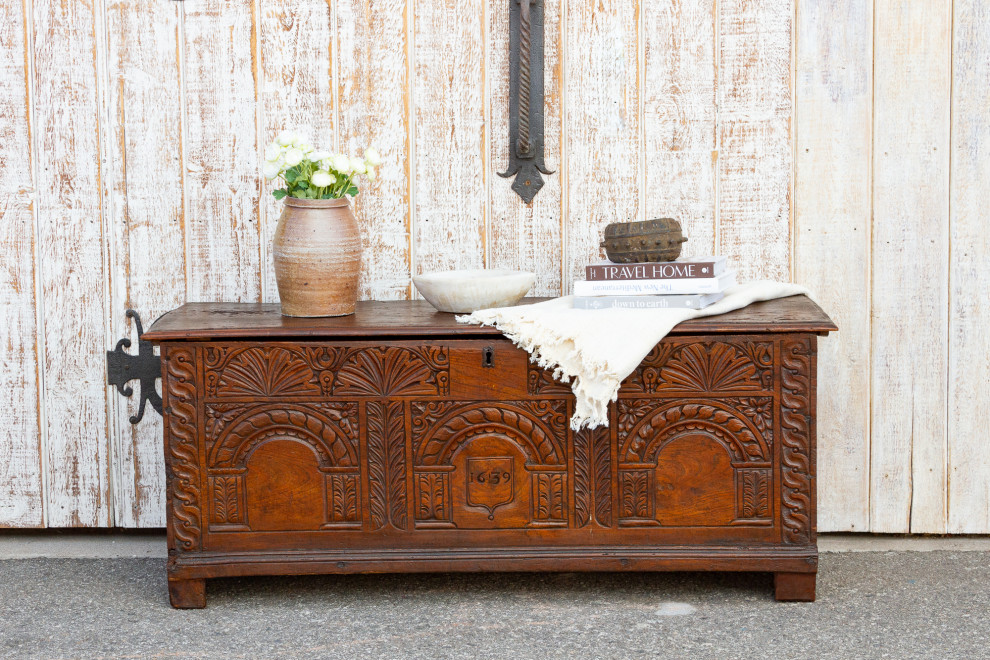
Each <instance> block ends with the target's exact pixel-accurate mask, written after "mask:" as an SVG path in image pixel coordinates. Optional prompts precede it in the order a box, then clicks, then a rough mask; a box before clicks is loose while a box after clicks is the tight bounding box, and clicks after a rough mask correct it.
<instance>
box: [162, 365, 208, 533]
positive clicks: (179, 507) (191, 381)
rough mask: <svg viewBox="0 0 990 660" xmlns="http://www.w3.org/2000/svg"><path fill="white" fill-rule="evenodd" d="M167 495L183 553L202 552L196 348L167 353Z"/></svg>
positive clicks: (172, 523)
mask: <svg viewBox="0 0 990 660" xmlns="http://www.w3.org/2000/svg"><path fill="white" fill-rule="evenodd" d="M162 389H163V391H164V393H165V406H166V408H165V413H166V414H165V442H166V445H165V446H166V448H167V450H166V457H167V460H166V467H167V470H166V478H167V481H168V483H167V487H166V493H167V497H168V501H169V512H170V514H171V515H170V516H169V526H170V527H171V531H172V536H173V539H174V541H175V544H176V545H177V546H178V549H180V550H198V549H199V548H200V544H201V539H202V508H201V498H200V496H201V493H200V473H199V455H198V449H197V439H196V438H197V434H196V427H197V419H196V363H195V359H194V356H193V349H192V348H185V347H182V348H173V347H168V348H166V351H165V383H164V384H163V387H162Z"/></svg>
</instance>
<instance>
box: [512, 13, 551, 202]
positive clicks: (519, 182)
mask: <svg viewBox="0 0 990 660" xmlns="http://www.w3.org/2000/svg"><path fill="white" fill-rule="evenodd" d="M543 121H544V117H543V0H512V1H511V2H510V3H509V167H508V169H506V171H505V172H499V176H503V177H506V178H508V177H510V176H513V175H516V180H515V181H513V182H512V189H513V190H515V191H516V194H518V195H519V196H520V197H522V199H523V201H524V202H526V203H527V204H529V203H530V202H532V201H533V198H534V197H536V193H538V192H539V191H540V188H542V187H543V177H542V176H540V173H541V172H542V173H543V174H553V172H551V171H550V170H548V169H547V166H546V163H545V162H544V160H543V156H544V154H543V128H544V126H543Z"/></svg>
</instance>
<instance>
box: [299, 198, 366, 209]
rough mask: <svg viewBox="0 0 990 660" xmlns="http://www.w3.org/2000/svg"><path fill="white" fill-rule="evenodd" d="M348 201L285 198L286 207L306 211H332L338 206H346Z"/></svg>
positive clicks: (345, 199) (338, 199) (342, 199)
mask: <svg viewBox="0 0 990 660" xmlns="http://www.w3.org/2000/svg"><path fill="white" fill-rule="evenodd" d="M348 204H350V200H349V199H348V198H347V197H338V198H336V199H300V198H298V197H286V198H285V205H286V206H298V207H302V208H308V209H332V208H336V207H338V206H347V205H348Z"/></svg>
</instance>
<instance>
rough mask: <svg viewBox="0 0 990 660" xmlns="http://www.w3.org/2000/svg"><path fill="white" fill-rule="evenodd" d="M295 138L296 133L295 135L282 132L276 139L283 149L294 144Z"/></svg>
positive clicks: (289, 132) (290, 132)
mask: <svg viewBox="0 0 990 660" xmlns="http://www.w3.org/2000/svg"><path fill="white" fill-rule="evenodd" d="M293 138H295V133H293V132H292V131H282V132H281V133H279V134H278V137H277V138H275V141H276V142H278V143H279V145H281V146H283V147H288V146H289V145H291V144H292V140H293Z"/></svg>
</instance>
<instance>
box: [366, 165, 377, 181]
mask: <svg viewBox="0 0 990 660" xmlns="http://www.w3.org/2000/svg"><path fill="white" fill-rule="evenodd" d="M376 176H377V175H376V174H375V168H374V167H369V168H368V181H374V180H375V177H376Z"/></svg>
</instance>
